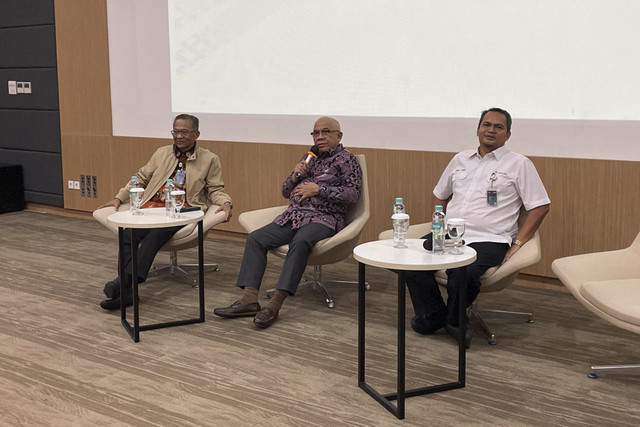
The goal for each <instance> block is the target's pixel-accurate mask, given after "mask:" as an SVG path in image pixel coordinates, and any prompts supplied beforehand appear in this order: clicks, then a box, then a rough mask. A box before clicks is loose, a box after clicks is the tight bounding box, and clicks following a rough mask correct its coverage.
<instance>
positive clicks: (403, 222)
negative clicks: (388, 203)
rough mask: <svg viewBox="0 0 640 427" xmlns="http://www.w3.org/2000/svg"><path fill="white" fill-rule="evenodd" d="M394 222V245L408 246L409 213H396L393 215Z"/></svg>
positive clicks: (399, 246)
mask: <svg viewBox="0 0 640 427" xmlns="http://www.w3.org/2000/svg"><path fill="white" fill-rule="evenodd" d="M391 221H392V222H393V247H394V248H406V247H407V244H406V243H405V234H407V231H408V230H409V215H407V214H406V213H394V214H393V215H391Z"/></svg>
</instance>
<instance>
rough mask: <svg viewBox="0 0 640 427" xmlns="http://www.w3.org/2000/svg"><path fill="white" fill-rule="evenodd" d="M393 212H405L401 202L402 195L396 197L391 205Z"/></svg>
mask: <svg viewBox="0 0 640 427" xmlns="http://www.w3.org/2000/svg"><path fill="white" fill-rule="evenodd" d="M393 213H394V214H397V213H407V211H406V209H405V208H404V204H403V203H402V197H396V204H395V205H393Z"/></svg>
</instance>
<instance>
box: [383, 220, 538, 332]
mask: <svg viewBox="0 0 640 427" xmlns="http://www.w3.org/2000/svg"><path fill="white" fill-rule="evenodd" d="M525 216H526V215H523V214H522V213H521V215H520V223H522V221H523V220H524V217H525ZM430 232H431V223H430V222H427V223H424V224H417V225H412V226H410V227H409V231H408V232H407V235H406V237H407V238H410V239H418V238H420V237H422V236H425V235H427V234H428V233H430ZM378 238H379V239H391V238H393V230H386V231H383V232H382V233H380V235H379V236H378ZM541 258H542V246H541V245H540V235H539V234H538V232H537V231H536V233H535V234H534V236H533V237H532V238H531V240H529V241H528V242H527V243H526V244H525V245H524V246H522V248H520V250H518V251H517V252H516V253H515V255H513V256H512V257H511V258H509V260H508V261H507V262H505V263H504V264H502V265H499V266H496V267H491V268H490V269H488V270H487V271H486V272H485V273H484V274H483V275H482V276H481V277H480V284H481V286H480V293H481V294H483V293H488V292H498V291H501V290H503V289H504V288H506V287H507V286H509V285H511V284H512V283H513V281H514V280H515V279H516V277H517V276H518V273H519V272H520V270H522V269H524V268H526V267H530V266H532V265H535V264H537V263H538V262H540V259H541ZM435 276H436V281H437V282H438V284H439V285H441V286H446V284H447V275H446V273H445V271H444V270H441V271H437V272H436V275H435ZM467 314H468V315H469V319H470V320H472V319H474V318H475V319H477V320H478V323H479V324H480V325H481V326H482V329H484V331H485V332H486V333H487V335H488V337H489V339H488V342H489V344H491V345H496V344H497V343H498V341H497V339H496V336H495V334H494V333H493V332H492V331H491V328H489V325H488V324H487V322H486V321H485V320H484V318H483V317H482V314H485V315H493V316H510V317H511V316H514V317H524V318H526V321H527V322H528V323H533V314H532V313H525V312H519V311H505V310H482V309H479V308H478V300H477V299H476V301H474V302H473V304H472V305H471V307H469V309H468V311H467Z"/></svg>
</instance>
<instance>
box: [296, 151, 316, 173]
mask: <svg viewBox="0 0 640 427" xmlns="http://www.w3.org/2000/svg"><path fill="white" fill-rule="evenodd" d="M318 154H320V149H319V148H318V146H317V145H313V146H311V148H310V149H309V151H308V152H307V158H306V159H304V162H305V163H306V164H309V163H311V161H312V160H313V159H315V158H316V157H318ZM300 176H301V175H300V173H298V172H296V178H300Z"/></svg>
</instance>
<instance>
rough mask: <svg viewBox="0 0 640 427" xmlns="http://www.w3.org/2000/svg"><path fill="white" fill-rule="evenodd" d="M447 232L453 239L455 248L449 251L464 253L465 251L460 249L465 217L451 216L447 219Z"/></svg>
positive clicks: (458, 253) (453, 253)
mask: <svg viewBox="0 0 640 427" xmlns="http://www.w3.org/2000/svg"><path fill="white" fill-rule="evenodd" d="M447 233H448V234H449V237H450V238H451V239H452V240H453V249H452V250H451V251H449V253H450V254H452V255H462V254H463V253H464V252H463V251H461V250H460V249H459V247H460V241H461V240H462V236H463V235H464V219H462V218H449V219H448V220H447Z"/></svg>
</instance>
